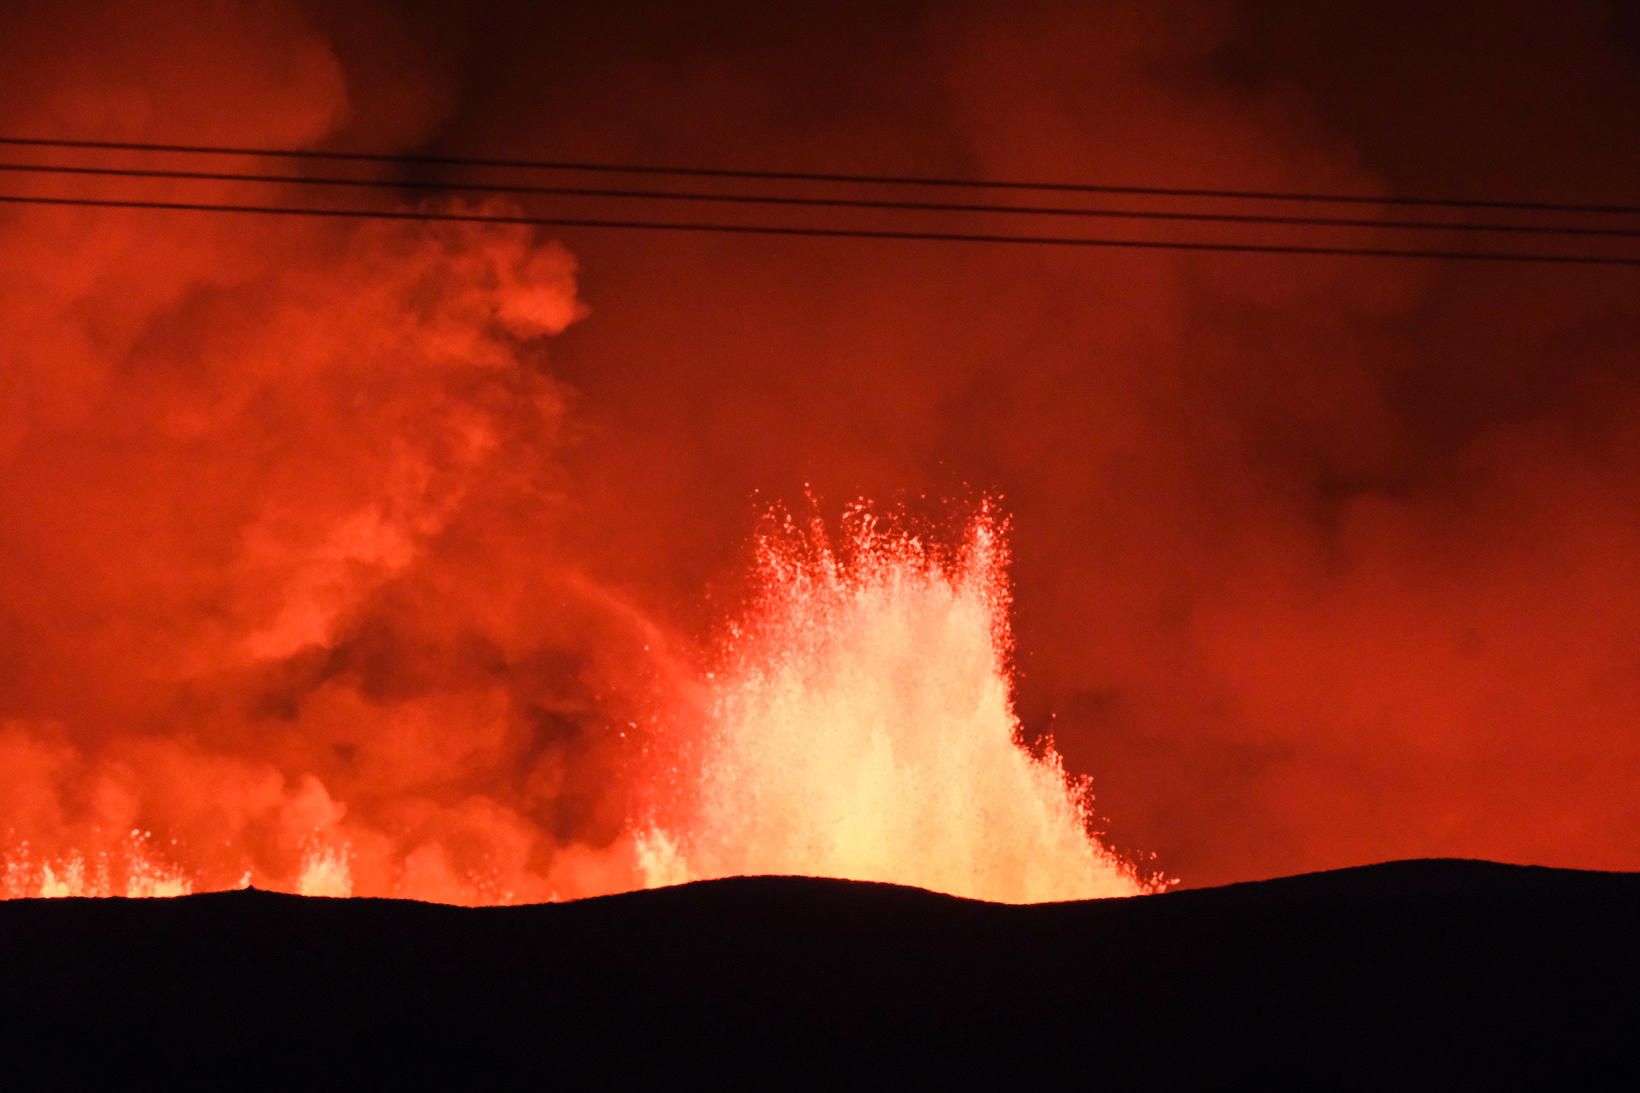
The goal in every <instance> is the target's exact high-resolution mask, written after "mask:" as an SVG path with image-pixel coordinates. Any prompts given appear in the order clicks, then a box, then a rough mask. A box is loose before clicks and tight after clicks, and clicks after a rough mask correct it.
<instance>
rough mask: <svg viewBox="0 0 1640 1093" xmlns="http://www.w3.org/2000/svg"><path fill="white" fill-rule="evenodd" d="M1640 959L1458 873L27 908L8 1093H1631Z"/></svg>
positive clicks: (3, 994)
mask: <svg viewBox="0 0 1640 1093" xmlns="http://www.w3.org/2000/svg"><path fill="white" fill-rule="evenodd" d="M1637 973H1640V874H1601V873H1581V872H1570V871H1564V870H1550V869H1536V868H1521V867H1515V866H1503V865H1493V864H1487V863H1482V862H1463V861H1418V862H1402V863H1394V864H1389V865H1379V866H1371V867H1366V868H1360V869H1350V870H1344V871H1341V872H1335V873H1323V874H1315V875H1310V876H1302V877H1294V878H1290V879H1285V880H1275V881H1268V882H1263V883H1256V884H1242V885H1234V886H1231V887H1227V888H1218V889H1207V890H1199V891H1188V892H1180V893H1174V894H1169V895H1163V896H1149V897H1140V898H1136V899H1129V900H1107V901H1098V902H1090V903H1078V904H1057V905H1044V906H1035V907H1004V906H997V905H992V904H983V903H973V902H969V901H965V900H958V899H952V898H949V897H945V896H938V895H933V894H930V893H927V892H922V891H918V890H914V889H904V888H896V887H892V886H887V885H872V884H855V883H848V882H843V881H824V880H805V879H794V878H753V879H741V880H726V881H715V882H708V883H704V884H694V885H688V886H685V887H681V888H673V889H666V890H663V891H656V892H640V893H634V894H631V895H624V896H613V897H609V898H606V899H596V900H586V901H583V902H579V903H571V904H561V905H551V906H537V907H520V908H496V909H482V910H465V909H458V908H451V907H442V906H434V905H429V904H417V903H409V902H399V901H388V900H325V899H304V898H301V897H296V896H283V895H273V894H269V893H264V892H255V891H248V892H229V893H221V894H214V895H200V896H192V897H187V898H183V899H176V900H28V901H18V902H13V903H6V904H0V1028H3V1030H4V1031H3V1033H0V1036H3V1038H4V1043H3V1044H0V1050H3V1052H4V1054H3V1056H0V1058H3V1059H4V1060H5V1061H4V1063H3V1064H0V1085H6V1086H10V1087H16V1085H17V1084H18V1079H20V1078H25V1077H26V1078H27V1079H30V1080H32V1081H33V1082H38V1083H49V1084H51V1085H55V1086H60V1087H65V1088H77V1087H83V1086H86V1085H118V1086H121V1087H130V1086H133V1085H152V1086H164V1087H171V1088H174V1087H175V1086H177V1085H178V1084H179V1083H184V1082H186V1083H189V1084H192V1083H195V1082H199V1081H205V1082H209V1083H211V1084H218V1083H221V1084H234V1085H241V1086H242V1085H247V1084H250V1085H277V1086H282V1087H285V1088H311V1087H313V1086H316V1085H317V1086H333V1085H347V1086H357V1085H362V1086H365V1087H381V1086H384V1085H395V1084H401V1083H403V1084H408V1083H412V1082H413V1083H415V1084H417V1085H424V1084H426V1083H428V1082H429V1081H433V1082H438V1083H442V1084H448V1085H455V1086H458V1087H463V1088H466V1087H472V1086H479V1087H494V1086H507V1085H523V1084H532V1085H533V1084H542V1085H547V1084H556V1085H563V1084H565V1083H566V1082H568V1083H570V1084H575V1085H584V1084H606V1085H619V1084H625V1083H629V1082H631V1081H632V1080H633V1079H640V1080H645V1081H651V1082H655V1083H661V1082H666V1083H669V1084H676V1083H687V1084H691V1085H699V1084H706V1083H717V1082H721V1081H738V1082H747V1081H750V1082H756V1083H758V1084H759V1085H763V1086H765V1087H769V1086H780V1085H790V1084H802V1085H812V1084H830V1085H842V1084H849V1085H855V1084H862V1083H863V1084H868V1085H872V1086H881V1085H889V1084H905V1083H908V1082H917V1083H921V1082H924V1081H928V1080H936V1081H941V1082H943V1083H948V1084H959V1085H972V1084H975V1083H985V1084H992V1085H999V1086H1004V1087H1015V1086H1018V1085H1019V1084H1020V1083H1027V1084H1030V1085H1041V1084H1047V1083H1048V1082H1050V1081H1053V1082H1054V1083H1055V1084H1059V1083H1060V1082H1068V1083H1070V1084H1074V1085H1076V1086H1082V1087H1089V1088H1093V1087H1106V1088H1113V1087H1116V1086H1118V1085H1122V1086H1129V1087H1131V1086H1132V1085H1134V1084H1141V1085H1147V1086H1167V1085H1172V1084H1177V1083H1180V1082H1182V1081H1189V1082H1192V1083H1196V1082H1206V1083H1208V1084H1212V1085H1225V1084H1244V1085H1245V1084H1253V1085H1257V1084H1262V1081H1263V1080H1264V1079H1277V1078H1281V1079H1292V1078H1300V1079H1305V1080H1306V1081H1307V1082H1308V1083H1314V1084H1316V1085H1318V1086H1320V1087H1329V1088H1336V1087H1340V1086H1347V1087H1367V1088H1380V1089H1388V1088H1406V1087H1408V1086H1430V1087H1450V1086H1451V1085H1452V1083H1454V1082H1456V1083H1459V1084H1463V1085H1473V1084H1477V1083H1484V1084H1486V1085H1489V1086H1494V1085H1499V1084H1503V1085H1510V1086H1516V1085H1522V1084H1525V1085H1548V1084H1559V1083H1560V1082H1563V1081H1566V1080H1578V1079H1581V1080H1582V1081H1584V1082H1585V1083H1590V1082H1592V1083H1593V1084H1596V1085H1600V1086H1608V1085H1611V1084H1622V1085H1624V1086H1625V1087H1629V1088H1632V1087H1633V1085H1632V1081H1631V1079H1632V1078H1633V1077H1634V1076H1635V1074H1636V1073H1637V1072H1640V1063H1637V1061H1636V1059H1635V1056H1634V1050H1635V1047H1636V1044H1637V1041H1640V1023H1637V1018H1640V987H1637V978H1636V977H1637ZM1614 1065H1616V1066H1620V1067H1622V1068H1623V1069H1624V1070H1625V1072H1626V1073H1625V1075H1624V1076H1623V1077H1622V1079H1621V1081H1619V1079H1618V1075H1616V1074H1615V1073H1614V1072H1613V1071H1612V1070H1610V1069H1608V1068H1610V1067H1612V1066H1614Z"/></svg>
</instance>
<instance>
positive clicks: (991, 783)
mask: <svg viewBox="0 0 1640 1093" xmlns="http://www.w3.org/2000/svg"><path fill="white" fill-rule="evenodd" d="M1005 533H1006V527H1005V524H1004V522H1003V521H1002V519H1001V518H1000V517H999V516H998V515H997V514H996V513H995V512H994V511H992V510H991V509H989V508H986V509H983V510H982V511H981V512H980V513H979V514H978V515H977V516H976V517H975V518H974V520H973V521H972V522H971V524H970V526H969V528H968V530H967V534H966V538H965V540H964V542H963V543H962V545H961V547H960V548H959V549H957V550H955V551H945V552H942V551H940V550H938V549H936V548H934V547H932V546H930V545H929V544H927V543H925V542H924V541H923V540H921V539H919V538H916V537H914V536H912V535H910V534H908V533H905V532H903V531H896V530H892V529H889V528H887V527H885V525H884V523H883V522H882V521H881V520H880V519H879V518H878V517H876V516H875V515H874V514H873V513H872V511H871V510H870V509H869V508H868V507H866V506H863V505H860V506H856V507H855V508H853V509H852V510H851V511H850V512H849V513H848V515H847V517H846V518H845V526H844V534H843V536H842V539H841V542H840V543H839V544H837V545H835V546H834V545H833V544H832V542H831V540H830V538H829V536H828V535H827V533H826V530H825V528H824V527H823V526H822V525H821V524H820V523H819V522H818V521H815V522H813V523H811V524H810V526H809V527H808V528H806V529H805V528H802V527H799V526H797V525H796V524H794V523H793V522H791V521H790V520H787V521H784V522H779V523H777V524H775V525H774V526H772V527H771V528H770V529H769V530H768V531H766V532H765V534H764V535H763V536H761V538H760V540H759V543H758V551H757V559H758V563H757V564H758V571H757V578H758V585H759V589H760V592H759V598H758V599H757V601H756V603H755V604H754V606H753V608H752V610H751V612H750V613H749V615H748V616H747V618H745V619H744V620H743V621H742V622H741V623H740V624H739V625H738V626H736V627H734V628H733V630H732V632H731V642H730V648H729V650H728V656H727V663H726V664H725V665H724V666H723V668H722V669H721V670H720V671H719V672H717V673H715V675H714V678H713V679H712V681H711V683H712V693H713V695H714V700H713V704H712V710H711V715H710V721H711V727H710V730H709V733H708V737H707V740H706V742H705V745H704V748H703V749H702V751H701V753H700V755H699V757H698V779H699V782H698V786H696V787H694V788H695V790H696V793H697V799H696V800H695V802H694V805H693V815H692V816H691V818H690V820H689V821H688V822H687V825H686V827H685V829H684V833H683V834H681V835H679V834H675V833H665V832H657V833H655V834H654V835H653V836H652V837H651V838H650V839H649V840H647V841H646V842H645V843H644V844H643V846H642V848H641V849H642V852H643V853H644V858H645V864H646V867H647V869H648V871H649V877H650V879H651V880H652V881H656V882H662V883H664V882H667V881H676V880H680V879H684V878H693V877H709V876H724V875H735V874H766V873H792V874H808V875H818V876H832V877H845V878H850V879H856V880H876V881H891V882H895V883H900V884H912V885H918V886H921V887H925V888H931V889H935V890H937V891H941V892H949V893H953V894H956V895H963V896H971V897H976V898H982V899H991V900H999V901H1006V902H1036V901H1044V900H1065V899H1085V898H1093V897H1101V896H1120V895H1133V894H1136V893H1139V892H1142V891H1147V890H1150V889H1151V888H1153V887H1154V886H1155V885H1154V883H1153V882H1148V881H1143V880H1141V879H1140V878H1139V877H1138V875H1137V874H1136V872H1135V870H1134V869H1133V867H1132V866H1131V865H1130V864H1129V863H1127V862H1125V861H1123V860H1121V859H1120V858H1118V857H1117V856H1116V855H1114V854H1113V853H1111V852H1110V851H1109V850H1108V849H1107V848H1106V847H1104V846H1103V845H1102V844H1101V843H1100V842H1099V841H1098V839H1097V838H1096V837H1095V836H1093V835H1092V834H1090V831H1089V820H1090V813H1089V805H1090V797H1089V794H1088V787H1087V785H1086V783H1079V782H1074V781H1071V780H1069V779H1068V778H1067V777H1066V774H1065V771H1064V768H1063V766H1062V765H1061V763H1060V760H1059V757H1058V755H1057V754H1056V753H1055V752H1054V751H1053V749H1052V746H1051V743H1050V744H1049V745H1048V746H1047V747H1046V748H1045V750H1044V751H1043V753H1042V754H1041V755H1032V754H1030V753H1029V752H1028V751H1027V750H1026V748H1025V747H1024V746H1023V744H1022V742H1021V739H1020V725H1019V722H1018V720H1017V719H1016V717H1015V715H1014V711H1013V706H1012V698H1011V686H1010V684H1011V666H1010V656H1011V650H1012V641H1011V636H1010V632H1009V627H1008V607H1009V585H1008V580H1007V574H1006V565H1007V553H1006V542H1005Z"/></svg>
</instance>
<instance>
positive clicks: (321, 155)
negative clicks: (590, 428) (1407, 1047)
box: [0, 136, 1640, 215]
mask: <svg viewBox="0 0 1640 1093" xmlns="http://www.w3.org/2000/svg"><path fill="white" fill-rule="evenodd" d="M0 145H9V146H12V147H23V148H73V149H81V150H95V151H111V152H162V153H172V154H178V155H233V156H254V157H262V158H282V159H305V160H328V161H337V162H354V163H393V164H425V165H438V166H447V167H488V168H501V169H521V170H540V171H589V172H598V173H603V174H630V175H673V176H678V177H695V178H719V179H741V180H746V181H763V182H821V183H846V184H857V185H870V186H927V187H946V188H964V189H981V190H1032V191H1038V192H1056V193H1087V194H1124V195H1129V196H1135V197H1170V198H1202V199H1214V200H1232V201H1292V202H1311V203H1322V204H1338V205H1404V206H1423V207H1431V208H1435V207H1439V208H1453V209H1496V210H1505V209H1512V210H1517V211H1525V212H1564V213H1604V214H1618V215H1640V205H1608V204H1596V203H1592V202H1581V201H1526V200H1514V199H1510V200H1504V199H1496V198H1451V197H1402V196H1394V195H1382V194H1352V193H1323V192H1315V191H1281V190H1232V189H1203V188H1192V187H1182V186H1119V185H1113V184H1105V183H1087V182H1049V181H1022V180H1010V179H974V178H945V177H932V176H915V175H873V174H846V173H836V172H816V171H776V170H761V169H759V170H753V169H743V168H729V167H683V166H662V165H656V164H633V163H608V162H594V161H588V160H545V159H495V158H479V157H469V156H446V155H430V154H409V153H388V152H352V151H321V150H318V149H312V148H256V147H244V146H237V145H204V144H155V143H145V142H138V141H108V140H68V139H59V138H46V137H7V136H0Z"/></svg>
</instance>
